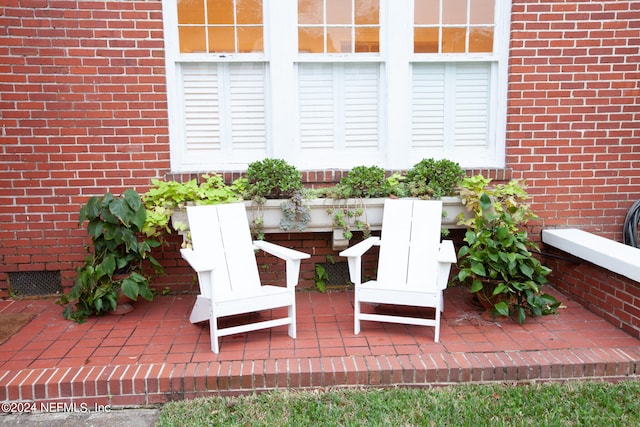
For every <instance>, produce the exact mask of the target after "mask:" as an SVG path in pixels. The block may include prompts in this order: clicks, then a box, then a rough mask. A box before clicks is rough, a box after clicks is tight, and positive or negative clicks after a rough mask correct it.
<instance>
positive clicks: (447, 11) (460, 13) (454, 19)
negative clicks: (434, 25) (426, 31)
mask: <svg viewBox="0 0 640 427" xmlns="http://www.w3.org/2000/svg"><path fill="white" fill-rule="evenodd" d="M442 23H443V24H445V25H447V24H466V23H467V0H446V1H443V2H442Z"/></svg>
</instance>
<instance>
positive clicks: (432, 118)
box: [411, 63, 491, 149]
mask: <svg viewBox="0 0 640 427" xmlns="http://www.w3.org/2000/svg"><path fill="white" fill-rule="evenodd" d="M490 76H491V65H490V64H487V63H467V64H465V63H446V64H442V63H441V64H424V63H423V64H414V65H413V81H412V105H411V106H412V115H411V117H412V147H413V148H428V147H433V148H443V149H447V148H448V149H453V148H462V149H464V148H471V147H475V148H477V147H487V146H488V145H489V99H490Z"/></svg>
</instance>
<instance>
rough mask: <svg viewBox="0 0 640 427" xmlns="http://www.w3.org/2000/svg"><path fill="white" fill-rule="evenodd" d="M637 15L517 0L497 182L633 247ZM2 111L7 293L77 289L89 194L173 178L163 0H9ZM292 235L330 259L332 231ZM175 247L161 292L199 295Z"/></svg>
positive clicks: (0, 184) (1, 43)
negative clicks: (43, 279)
mask: <svg viewBox="0 0 640 427" xmlns="http://www.w3.org/2000/svg"><path fill="white" fill-rule="evenodd" d="M639 22H640V3H639V2H637V1H614V0H612V1H570V0H567V1H564V2H557V1H551V0H541V1H537V2H529V1H525V0H514V1H513V13H512V41H511V52H510V61H509V67H510V77H509V91H508V117H507V127H508V131H507V141H506V144H507V171H497V172H493V173H494V174H496V175H494V176H497V177H503V178H508V177H510V176H513V177H516V178H525V179H526V180H527V182H528V183H529V185H530V187H529V191H530V193H531V194H532V195H533V196H534V197H533V204H534V208H535V209H536V211H537V212H538V213H539V214H540V216H541V219H542V221H540V222H539V223H538V224H537V225H536V226H535V228H534V233H535V232H536V231H538V230H539V228H540V227H542V226H543V225H544V226H550V227H555V226H566V225H571V226H579V227H584V228H585V229H587V230H589V231H593V232H596V233H598V234H602V235H605V236H607V237H610V238H614V239H616V240H620V236H621V226H622V222H623V220H624V215H625V214H626V211H627V209H628V208H629V207H630V206H631V204H632V203H633V201H635V200H636V199H639V198H640V176H639V175H640V172H639V171H640V167H639V166H640V143H639V142H638V138H639V137H640V131H639V129H638V126H639V125H638V123H640V121H639V120H638V114H640V112H639V111H640V107H639V104H640V102H639V101H640V87H639V85H638V81H639V80H640V71H639V69H638V63H639V60H640V54H639V52H638V48H639V44H640V24H639ZM0 113H1V115H0V125H1V126H2V132H1V133H0V296H2V295H3V294H6V289H7V277H8V273H10V272H16V271H29V270H34V271H39V270H60V271H61V272H62V279H63V285H64V286H70V285H71V283H72V281H73V278H74V269H75V267H77V265H79V264H80V263H81V262H82V259H83V256H84V252H83V251H84V245H85V244H86V243H87V239H86V234H85V231H84V229H83V228H79V227H78V225H77V215H78V210H79V208H80V206H81V205H82V204H83V203H84V202H85V201H86V199H87V198H88V197H90V196H91V195H96V194H102V193H103V192H104V191H106V190H110V191H112V192H114V193H120V192H121V191H122V190H123V189H125V188H135V189H136V190H138V191H139V192H141V193H142V192H144V191H146V189H147V188H148V186H149V184H150V180H151V178H156V177H165V176H170V170H169V169H170V166H169V145H168V131H167V110H166V88H165V69H164V51H163V33H162V8H161V2H160V0H148V1H135V0H131V1H94V2H82V1H80V2H77V1H64V0H60V1H55V0H48V1H45V0H32V1H28V0H21V1H18V0H7V1H5V2H3V3H2V5H0ZM326 179H327V178H326V177H322V178H321V179H319V181H323V180H326ZM283 236H288V235H278V237H277V238H278V239H281V238H283ZM291 236H292V239H294V240H291V241H290V242H289V244H291V245H292V246H296V247H300V248H301V249H303V250H307V249H313V250H314V251H315V252H316V253H318V254H319V255H315V258H314V261H317V262H323V261H324V258H326V254H325V253H324V252H325V251H326V250H327V249H326V248H327V247H328V243H327V242H328V241H329V236H328V235H326V236H317V235H311V234H300V235H291ZM177 246H178V244H177V240H174V241H173V246H170V247H168V248H165V250H164V253H163V254H161V255H160V258H161V259H163V262H164V263H165V264H166V265H167V267H168V268H167V270H168V271H169V272H170V274H168V275H167V276H165V277H163V278H161V279H158V281H157V283H158V285H159V286H160V287H163V286H171V287H173V288H174V289H176V288H177V289H193V281H192V276H191V275H190V273H189V272H188V270H187V269H186V266H185V264H184V263H183V262H182V260H180V259H179V257H178V254H177V250H176V248H177ZM274 268H275V267H274ZM304 268H305V270H304V271H303V279H304V280H303V281H304V282H306V283H307V284H309V283H310V281H311V280H312V277H313V265H312V263H306V264H305V267H304Z"/></svg>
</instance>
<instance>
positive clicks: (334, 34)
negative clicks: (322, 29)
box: [327, 27, 353, 53]
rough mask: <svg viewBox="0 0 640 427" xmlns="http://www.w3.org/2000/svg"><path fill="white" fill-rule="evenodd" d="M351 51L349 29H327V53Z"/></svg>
mask: <svg viewBox="0 0 640 427" xmlns="http://www.w3.org/2000/svg"><path fill="white" fill-rule="evenodd" d="M352 51H353V50H352V49H351V28H350V27H333V28H327V52H329V53H349V52H352Z"/></svg>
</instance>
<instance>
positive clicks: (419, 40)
mask: <svg viewBox="0 0 640 427" xmlns="http://www.w3.org/2000/svg"><path fill="white" fill-rule="evenodd" d="M438 40H439V39H438V29H437V28H414V30H413V52H414V53H438V44H439V43H438Z"/></svg>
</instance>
